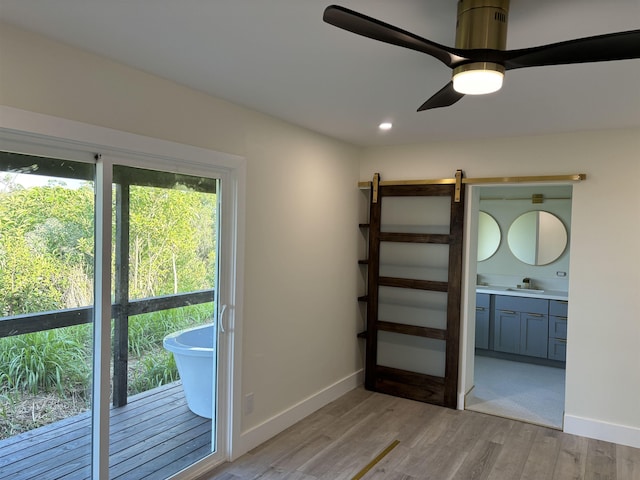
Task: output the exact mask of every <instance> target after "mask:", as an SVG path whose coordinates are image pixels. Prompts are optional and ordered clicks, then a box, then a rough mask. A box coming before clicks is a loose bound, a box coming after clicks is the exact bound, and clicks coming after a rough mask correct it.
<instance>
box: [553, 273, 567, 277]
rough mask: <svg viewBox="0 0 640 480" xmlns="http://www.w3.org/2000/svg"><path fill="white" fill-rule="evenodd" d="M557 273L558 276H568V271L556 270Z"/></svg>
mask: <svg viewBox="0 0 640 480" xmlns="http://www.w3.org/2000/svg"><path fill="white" fill-rule="evenodd" d="M556 275H557V276H558V277H566V276H567V272H556Z"/></svg>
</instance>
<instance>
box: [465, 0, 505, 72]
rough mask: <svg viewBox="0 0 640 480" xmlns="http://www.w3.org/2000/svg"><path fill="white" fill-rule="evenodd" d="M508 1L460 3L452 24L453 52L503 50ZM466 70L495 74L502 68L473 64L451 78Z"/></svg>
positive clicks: (473, 0) (483, 0) (482, 63)
mask: <svg viewBox="0 0 640 480" xmlns="http://www.w3.org/2000/svg"><path fill="white" fill-rule="evenodd" d="M508 15H509V0H460V1H459V2H458V20H457V24H456V48H462V49H476V48H479V49H482V48H487V49H492V50H505V49H506V48H507V20H508ZM467 70H496V71H499V72H501V73H504V67H503V66H502V65H499V64H497V63H491V62H474V63H468V64H465V65H461V66H459V67H457V68H455V69H454V71H453V74H454V75H455V74H456V73H459V72H463V71H467Z"/></svg>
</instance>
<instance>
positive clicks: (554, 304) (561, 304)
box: [549, 300, 569, 317]
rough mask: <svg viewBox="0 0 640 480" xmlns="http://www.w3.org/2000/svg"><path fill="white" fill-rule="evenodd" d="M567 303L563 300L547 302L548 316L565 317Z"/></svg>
mask: <svg viewBox="0 0 640 480" xmlns="http://www.w3.org/2000/svg"><path fill="white" fill-rule="evenodd" d="M568 307H569V302H567V301H564V300H549V315H557V316H558V317H566V316H567V308H568Z"/></svg>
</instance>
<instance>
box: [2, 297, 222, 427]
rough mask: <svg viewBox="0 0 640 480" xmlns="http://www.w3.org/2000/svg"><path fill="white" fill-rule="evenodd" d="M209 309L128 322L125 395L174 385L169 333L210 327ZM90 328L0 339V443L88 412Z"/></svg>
mask: <svg viewBox="0 0 640 480" xmlns="http://www.w3.org/2000/svg"><path fill="white" fill-rule="evenodd" d="M211 311H212V306H211V304H203V305H193V306H189V307H183V308H175V309H170V310H165V311H162V312H155V313H148V314H144V315H137V316H135V317H131V318H130V319H129V372H128V394H129V395H134V394H136V393H140V392H144V391H147V390H150V389H153V388H156V387H159V386H161V385H164V384H166V383H170V382H173V381H176V380H178V378H179V376H178V370H177V368H176V363H175V360H174V358H173V355H172V354H171V353H170V352H167V351H166V350H164V348H163V347H162V340H163V339H164V337H165V336H166V335H168V334H169V333H172V332H175V331H178V330H182V329H184V328H188V327H191V326H195V325H201V324H204V323H209V322H211V321H212V320H211ZM91 343H92V325H77V326H74V327H66V328H59V329H53V330H46V331H42V332H35V333H28V334H25V335H17V336H14V337H6V338H0V439H2V438H8V437H10V436H12V435H15V434H17V433H20V432H23V431H27V430H30V429H33V428H37V427H39V426H42V425H46V424H48V423H51V422H54V421H58V420H61V419H63V418H66V417H68V416H71V415H74V414H77V413H80V412H82V411H85V410H87V409H88V408H90V391H91V373H92V365H91V364H92V354H91V351H92V345H91Z"/></svg>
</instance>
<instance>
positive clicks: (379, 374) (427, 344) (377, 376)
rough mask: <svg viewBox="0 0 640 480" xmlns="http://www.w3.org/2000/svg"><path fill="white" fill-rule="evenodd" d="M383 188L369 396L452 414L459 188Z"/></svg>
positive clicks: (374, 255) (372, 280) (373, 240)
mask: <svg viewBox="0 0 640 480" xmlns="http://www.w3.org/2000/svg"><path fill="white" fill-rule="evenodd" d="M461 177H462V172H461V171H458V173H457V174H456V180H457V181H456V182H455V183H450V184H419V185H416V184H413V185H403V184H400V185H398V184H395V185H385V184H384V182H379V176H378V174H376V176H375V177H374V182H373V185H372V194H371V204H370V219H369V260H368V266H369V268H368V278H367V280H368V295H367V337H366V338H367V359H366V373H365V384H366V387H367V388H368V389H370V390H374V391H378V392H382V393H387V394H391V395H396V396H401V397H406V398H411V399H414V400H418V401H423V402H428V403H434V404H437V405H443V406H447V407H451V408H455V407H456V393H457V386H458V355H459V332H460V302H461V279H462V230H463V220H464V218H463V216H464V185H463V184H462V182H461Z"/></svg>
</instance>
